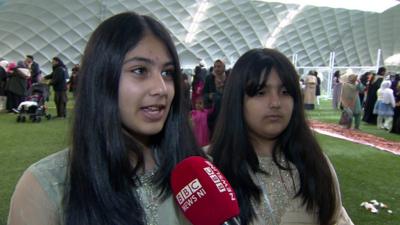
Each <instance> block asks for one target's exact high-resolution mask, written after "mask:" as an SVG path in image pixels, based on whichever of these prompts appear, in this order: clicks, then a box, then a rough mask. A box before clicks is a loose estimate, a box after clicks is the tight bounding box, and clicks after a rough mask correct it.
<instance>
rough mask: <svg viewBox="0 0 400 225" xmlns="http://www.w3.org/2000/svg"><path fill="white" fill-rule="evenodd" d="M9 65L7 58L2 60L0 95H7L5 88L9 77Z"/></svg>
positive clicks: (0, 63) (0, 66)
mask: <svg viewBox="0 0 400 225" xmlns="http://www.w3.org/2000/svg"><path fill="white" fill-rule="evenodd" d="M7 66H8V61H6V60H2V61H0V96H5V95H6V90H5V88H6V81H7V78H8V73H7Z"/></svg>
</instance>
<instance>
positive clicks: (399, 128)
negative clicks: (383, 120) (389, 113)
mask: <svg viewBox="0 0 400 225" xmlns="http://www.w3.org/2000/svg"><path fill="white" fill-rule="evenodd" d="M392 90H393V94H394V99H395V101H396V107H395V108H394V114H393V126H392V130H391V131H390V132H391V133H395V134H400V74H396V75H395V78H394V82H393V83H392Z"/></svg>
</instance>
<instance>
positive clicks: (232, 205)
mask: <svg viewBox="0 0 400 225" xmlns="http://www.w3.org/2000/svg"><path fill="white" fill-rule="evenodd" d="M171 186H172V192H173V193H174V197H175V200H176V202H177V203H178V206H179V207H180V208H181V210H182V211H183V213H184V215H185V216H186V218H187V219H188V220H189V221H190V222H191V223H192V224H193V225H221V224H222V223H224V222H225V221H228V220H229V219H231V218H233V217H236V216H238V215H239V204H238V202H237V199H236V194H235V192H234V190H233V188H232V187H231V185H230V184H229V183H228V181H227V180H226V178H225V177H224V175H223V174H222V173H221V172H220V171H219V170H218V169H217V168H216V167H215V166H214V165H213V164H212V163H211V162H210V161H208V160H206V159H204V158H203V157H200V156H191V157H188V158H186V159H184V160H183V161H181V162H180V163H178V164H177V165H176V167H175V168H174V169H173V171H172V174H171Z"/></svg>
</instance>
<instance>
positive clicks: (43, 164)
mask: <svg viewBox="0 0 400 225" xmlns="http://www.w3.org/2000/svg"><path fill="white" fill-rule="evenodd" d="M181 85H182V80H181V74H180V65H179V60H178V56H177V52H176V49H175V46H174V45H173V41H172V39H171V37H170V35H169V33H168V31H167V30H166V29H165V28H164V27H163V26H162V25H161V24H160V23H159V22H158V21H156V20H154V19H152V18H150V17H148V16H140V15H137V14H136V13H133V12H127V13H121V14H118V15H115V16H113V17H111V18H109V19H107V20H105V21H104V22H102V23H101V24H100V25H99V27H98V28H97V29H96V30H95V31H94V32H93V34H92V36H91V38H90V39H89V42H88V44H87V47H86V49H85V52H84V56H83V59H82V62H81V69H80V76H79V82H78V89H77V98H76V104H75V115H74V118H73V128H72V143H71V146H70V148H69V149H67V150H64V151H61V152H58V153H56V154H54V155H51V156H49V157H47V158H45V159H43V160H41V161H39V162H37V163H35V164H33V165H32V166H31V167H29V169H28V170H27V171H26V172H25V173H24V175H23V176H22V178H21V179H20V181H19V183H18V184H17V187H16V190H15V192H14V195H13V197H12V202H11V207H10V215H9V224H12V225H15V224H41V225H43V224H65V225H77V224H79V225H93V224H96V225H124V224H126V225H128V224H130V225H132V224H135V225H136V224H140V225H142V224H186V223H188V222H187V221H186V220H185V219H184V218H183V216H182V214H181V213H180V211H179V209H178V208H177V207H175V203H174V201H173V198H172V195H171V190H170V185H169V184H170V183H169V178H170V173H171V170H172V169H173V168H174V166H175V165H176V164H177V163H178V162H179V161H181V160H183V159H184V158H186V157H188V156H192V155H200V156H204V153H203V152H202V151H201V150H200V149H199V148H198V147H197V146H196V142H195V139H194V136H193V134H192V133H191V132H190V126H189V121H188V117H187V115H188V109H187V107H186V106H185V102H184V98H183V93H182V88H181Z"/></svg>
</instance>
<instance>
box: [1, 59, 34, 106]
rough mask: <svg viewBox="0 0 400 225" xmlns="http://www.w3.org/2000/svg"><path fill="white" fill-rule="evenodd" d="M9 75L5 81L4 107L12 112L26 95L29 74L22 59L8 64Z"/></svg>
mask: <svg viewBox="0 0 400 225" xmlns="http://www.w3.org/2000/svg"><path fill="white" fill-rule="evenodd" d="M8 73H9V77H8V80H7V82H6V86H5V91H6V95H7V100H6V109H7V110H8V112H13V111H14V110H13V109H16V108H18V106H19V104H20V103H21V102H22V101H24V99H25V97H26V96H27V95H28V79H29V78H30V76H31V74H30V71H29V69H28V68H26V65H25V63H24V61H22V60H20V61H18V62H17V64H15V63H9V64H8Z"/></svg>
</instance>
